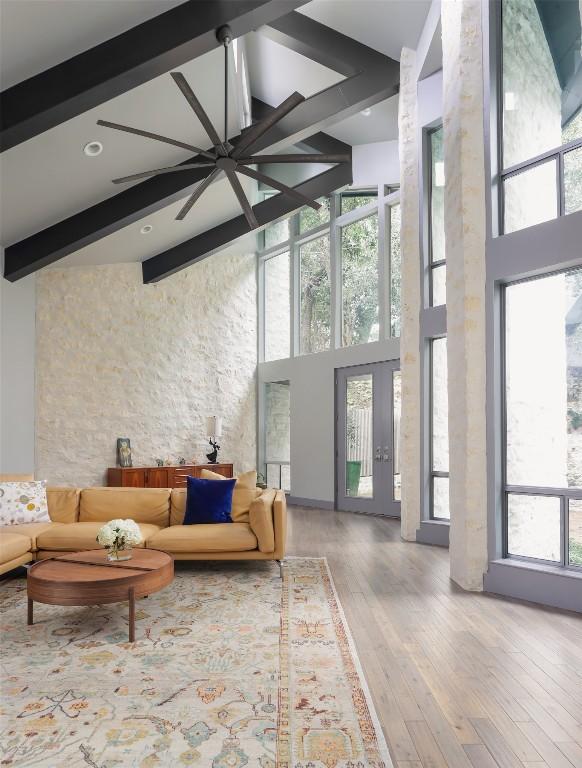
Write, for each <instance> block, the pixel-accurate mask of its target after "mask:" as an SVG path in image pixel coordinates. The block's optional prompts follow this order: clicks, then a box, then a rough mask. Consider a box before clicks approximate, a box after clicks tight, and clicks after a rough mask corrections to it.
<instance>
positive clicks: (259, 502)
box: [250, 488, 276, 553]
mask: <svg viewBox="0 0 582 768" xmlns="http://www.w3.org/2000/svg"><path fill="white" fill-rule="evenodd" d="M275 493H276V492H275V491H274V490H273V489H272V488H267V489H266V490H265V491H263V493H262V494H261V495H260V496H259V498H258V499H255V500H254V501H253V503H252V504H251V512H250V525H251V529H252V531H253V533H254V534H255V536H256V537H257V541H258V542H259V549H260V550H261V552H265V553H268V552H274V550H275V529H274V527H273V502H274V501H275Z"/></svg>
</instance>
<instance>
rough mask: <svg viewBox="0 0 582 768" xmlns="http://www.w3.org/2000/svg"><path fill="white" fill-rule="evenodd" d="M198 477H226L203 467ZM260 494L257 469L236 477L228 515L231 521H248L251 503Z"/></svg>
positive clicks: (209, 478)
mask: <svg viewBox="0 0 582 768" xmlns="http://www.w3.org/2000/svg"><path fill="white" fill-rule="evenodd" d="M200 477H201V478H203V479H204V480H226V479H227V478H226V477H223V476H222V475H219V474H218V473H216V472H212V471H211V470H209V469H203V470H202V472H201V473H200ZM260 495H261V489H260V488H257V471H256V470H254V469H253V470H251V471H250V472H244V473H243V474H242V475H239V476H238V477H237V479H236V485H235V486H234V492H233V494H232V510H231V512H230V516H231V519H232V522H233V523H248V522H249V512H250V509H251V504H252V503H253V501H254V500H255V499H257V498H258V497H259V496H260Z"/></svg>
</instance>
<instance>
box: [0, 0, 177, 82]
mask: <svg viewBox="0 0 582 768" xmlns="http://www.w3.org/2000/svg"><path fill="white" fill-rule="evenodd" d="M183 1H184V0H1V2H0V52H1V53H0V63H1V68H0V83H1V84H2V90H4V89H5V88H9V87H10V86H11V85H14V84H15V83H19V82H20V81H21V80H26V79H27V78H28V77H32V76H33V75H36V74H38V73H39V72H42V71H44V70H45V69H48V68H49V67H54V66H55V65H56V64H60V63H61V62H62V61H66V60H67V59H70V58H71V57H72V56H75V55H76V54H78V53H81V52H82V51H86V50H87V49H88V48H92V47H93V46H94V45H98V44H99V43H102V42H104V41H105V40H109V39H110V38H112V37H115V36H116V35H119V34H121V33H122V32H125V31H126V30H128V29H130V28H131V27H134V26H136V25H137V24H141V23H142V22H144V21H147V19H150V18H152V16H157V15H158V14H160V13H163V12H164V11H168V10H170V8H173V7H174V6H175V5H180V3H182V2H183Z"/></svg>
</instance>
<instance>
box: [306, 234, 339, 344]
mask: <svg viewBox="0 0 582 768" xmlns="http://www.w3.org/2000/svg"><path fill="white" fill-rule="evenodd" d="M299 263H300V267H299V290H300V301H301V307H300V310H299V327H300V337H299V351H300V353H301V354H306V353H309V352H321V351H323V350H324V349H329V346H330V339H331V279H330V258H329V235H324V236H323V237H318V238H316V239H315V240H310V241H309V242H307V243H304V244H303V245H302V246H300V248H299Z"/></svg>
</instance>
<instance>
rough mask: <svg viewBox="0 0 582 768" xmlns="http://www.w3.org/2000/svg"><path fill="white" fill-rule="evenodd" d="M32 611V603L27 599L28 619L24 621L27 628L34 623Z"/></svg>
mask: <svg viewBox="0 0 582 768" xmlns="http://www.w3.org/2000/svg"><path fill="white" fill-rule="evenodd" d="M33 610H34V602H33V601H32V600H31V599H30V597H29V598H28V618H27V621H26V623H27V624H28V626H29V627H30V626H32V624H33V623H34V621H33Z"/></svg>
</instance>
